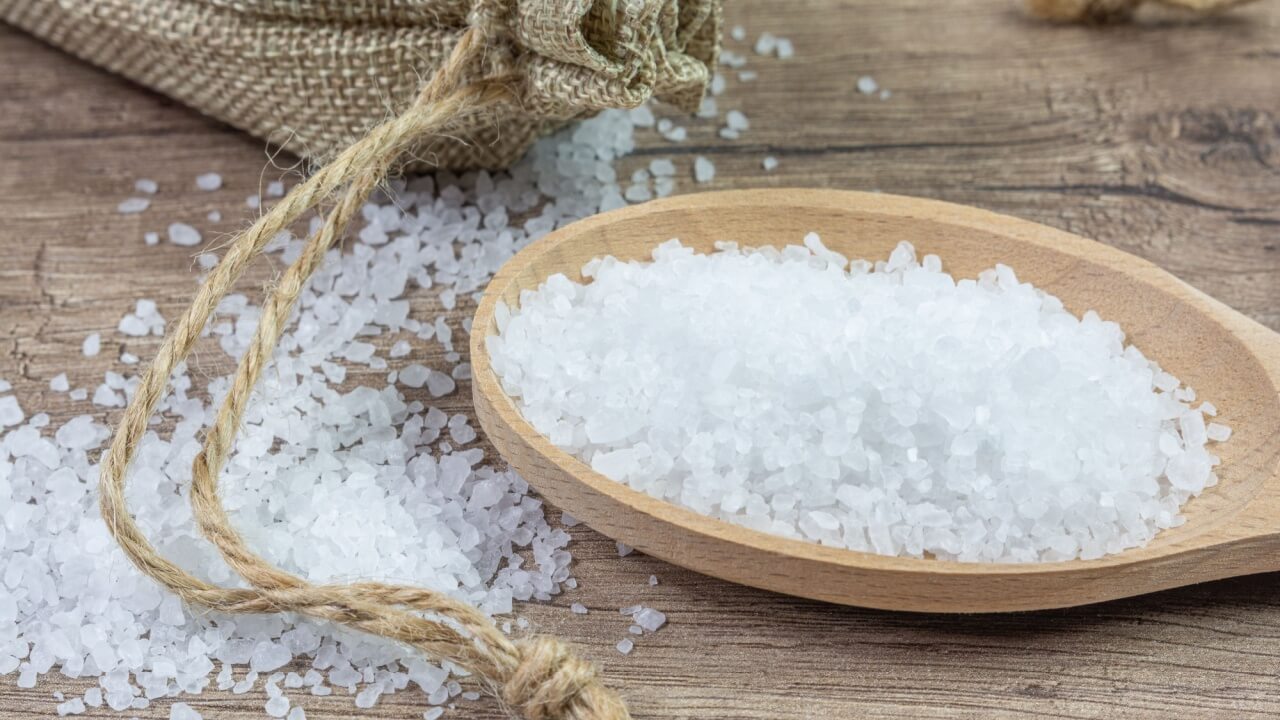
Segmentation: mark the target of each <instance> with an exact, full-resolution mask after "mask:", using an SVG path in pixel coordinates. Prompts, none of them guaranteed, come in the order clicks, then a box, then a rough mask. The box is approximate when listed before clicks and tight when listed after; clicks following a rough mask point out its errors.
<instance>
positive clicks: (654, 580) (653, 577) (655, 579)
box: [649, 575, 658, 586]
mask: <svg viewBox="0 0 1280 720" xmlns="http://www.w3.org/2000/svg"><path fill="white" fill-rule="evenodd" d="M657 584H658V576H657V575H650V576H649V585H651V586H652V585H657Z"/></svg>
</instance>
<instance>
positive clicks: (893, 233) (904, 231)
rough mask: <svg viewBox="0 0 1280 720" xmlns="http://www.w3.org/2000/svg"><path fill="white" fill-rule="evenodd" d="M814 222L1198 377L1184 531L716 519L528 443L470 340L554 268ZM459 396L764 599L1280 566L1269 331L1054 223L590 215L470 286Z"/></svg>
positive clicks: (619, 528)
mask: <svg viewBox="0 0 1280 720" xmlns="http://www.w3.org/2000/svg"><path fill="white" fill-rule="evenodd" d="M809 231H816V232H818V233H819V234H820V235H821V236H822V240H823V242H824V243H825V244H826V245H827V246H828V247H830V248H832V249H833V250H836V251H837V252H840V253H843V254H845V255H847V256H850V257H855V258H870V259H883V258H887V257H888V255H889V252H890V251H891V250H892V249H893V247H894V246H895V245H896V244H897V243H898V242H899V241H902V240H908V241H910V242H912V243H913V244H914V245H915V246H916V248H917V249H918V250H919V251H920V252H921V253H937V254H938V255H940V256H941V257H942V261H943V264H944V266H945V267H946V269H947V270H948V271H949V272H951V273H952V274H953V275H955V276H956V277H974V276H976V275H977V273H978V272H980V271H982V270H984V269H986V268H989V267H992V266H993V265H995V264H996V263H998V262H999V263H1004V264H1006V265H1009V266H1011V267H1012V268H1013V269H1014V270H1015V271H1016V272H1017V273H1018V276H1019V278H1021V279H1023V280H1025V281H1029V282H1032V283H1034V284H1035V285H1036V286H1038V287H1040V288H1043V289H1044V290H1046V291H1048V292H1051V293H1053V294H1055V295H1057V296H1058V297H1060V298H1062V300H1063V302H1064V303H1065V304H1066V306H1067V308H1068V309H1069V310H1071V311H1072V312H1074V313H1076V314H1080V313H1083V312H1084V311H1086V310H1089V309H1094V310H1097V311H1098V312H1099V313H1100V314H1101V315H1102V317H1103V318H1105V319H1109V320H1115V321H1118V322H1119V323H1120V325H1121V327H1122V328H1123V329H1124V330H1125V331H1126V332H1127V334H1128V338H1129V341H1130V342H1132V343H1134V344H1135V345H1137V346H1138V347H1139V348H1140V349H1141V350H1142V351H1143V353H1145V354H1146V355H1147V356H1148V357H1150V358H1153V359H1154V360H1156V361H1158V362H1159V363H1160V364H1161V366H1162V367H1164V368H1166V369H1167V370H1169V372H1172V373H1173V374H1175V375H1177V376H1178V377H1179V378H1180V379H1182V380H1183V382H1185V383H1187V384H1188V385H1190V386H1191V387H1193V388H1195V390H1196V392H1197V393H1198V395H1199V397H1200V398H1201V399H1205V400H1210V401H1212V402H1213V403H1214V404H1215V405H1217V407H1218V408H1219V410H1220V418H1221V422H1224V423H1226V424H1227V425H1230V426H1231V428H1232V429H1233V431H1234V433H1233V435H1232V436H1231V438H1230V440H1228V441H1226V442H1225V443H1221V444H1219V445H1216V446H1214V450H1213V451H1214V452H1215V453H1217V454H1219V455H1220V456H1221V457H1222V465H1221V466H1220V467H1219V468H1218V471H1219V476H1220V477H1221V482H1219V483H1218V484H1217V485H1216V486H1214V487H1212V488H1209V489H1207V490H1205V492H1204V493H1203V494H1202V495H1201V496H1199V497H1197V498H1195V499H1193V500H1191V501H1190V502H1189V503H1187V505H1186V507H1185V508H1184V511H1185V515H1186V520H1187V521H1186V523H1185V524H1184V525H1182V526H1180V527H1177V528H1173V529H1169V530H1165V531H1163V532H1161V533H1160V534H1159V535H1158V536H1156V538H1155V539H1154V540H1153V541H1152V542H1151V543H1150V544H1148V545H1147V546H1146V547H1143V548H1138V549H1133V550H1128V551H1126V552H1123V553H1119V554H1116V555H1111V556H1108V557H1104V558H1101V559H1098V560H1072V561H1067V562H1054V563H1030V564H992V563H961V562H950V561H942V560H934V559H916V558H901V557H885V556H880V555H874V554H869V553H863V552H856V551H852V550H845V549H841V548H833V547H824V546H820V545H816V544H813V543H808V542H804V541H800V540H791V539H786V538H782V537H778V536H774V535H769V534H766V533H763V532H759V531H755V530H749V529H747V528H743V527H739V526H737V525H732V524H730V523H727V522H723V521H720V520H715V519H712V518H710V517H706V516H704V515H701V514H698V513H696V512H694V511H692V510H688V509H685V508H683V507H679V506H677V505H674V504H671V503H667V502H664V501H662V500H658V499H655V498H652V497H650V496H648V495H645V494H643V493H640V492H637V491H635V490H632V489H631V488H629V487H627V486H626V485H623V484H621V483H618V482H614V481H612V480H609V479H607V478H605V477H604V476H602V475H600V474H598V473H596V472H594V471H592V470H591V468H590V467H588V466H587V465H586V464H585V463H583V462H582V461H580V460H578V459H577V458H575V457H573V456H571V455H569V454H568V453H566V452H564V451H562V450H560V449H559V448H556V447H555V446H553V445H552V444H551V443H550V442H548V441H547V439H546V438H545V437H543V436H541V435H539V434H538V433H537V432H536V431H535V430H534V429H533V428H532V427H531V426H530V425H529V424H528V423H527V422H525V420H524V418H523V417H521V415H520V411H519V410H518V409H517V407H516V405H515V404H514V403H513V402H512V400H511V399H510V398H508V397H507V396H506V395H505V394H504V393H503V392H502V389H501V387H500V386H499V383H498V380H497V378H496V377H495V375H494V373H493V370H492V368H491V367H490V365H489V358H488V356H487V354H486V351H485V343H484V339H485V337H487V336H489V335H493V334H494V333H495V332H496V328H495V325H494V308H495V306H496V304H497V303H498V301H499V300H503V301H506V303H507V304H508V305H510V306H511V307H513V308H514V307H517V306H518V304H519V303H518V300H519V293H520V291H521V290H523V289H525V288H533V287H536V286H537V285H539V284H540V283H541V282H542V281H543V280H544V279H545V278H546V277H547V276H549V275H551V274H553V273H558V272H559V273H564V274H565V275H567V276H569V277H570V278H573V279H575V280H579V281H581V279H582V276H581V273H580V270H581V268H582V265H583V264H584V263H586V262H587V261H588V260H590V259H592V258H595V257H599V256H603V255H613V256H615V257H618V258H620V259H628V260H630V259H648V258H649V253H650V251H651V250H652V249H653V247H654V246H655V245H657V244H658V243H661V242H663V241H665V240H668V239H670V238H673V237H678V238H680V240H681V241H682V242H684V243H685V244H686V245H689V246H692V247H694V248H697V249H698V250H699V251H703V252H706V251H710V250H711V249H712V244H713V243H714V242H715V241H718V240H736V241H738V242H740V243H742V244H744V245H748V246H757V247H758V246H762V245H788V244H797V243H799V242H800V240H801V239H802V238H803V236H804V234H805V233H806V232H809ZM471 363H472V368H473V373H474V377H475V379H474V394H475V406H476V410H477V412H478V414H479V418H480V422H481V424H482V425H483V426H484V430H485V432H486V433H487V434H488V436H489V439H490V440H491V441H492V442H493V444H494V446H495V447H496V448H497V449H498V452H499V453H501V454H502V456H503V457H504V458H506V459H507V460H508V461H509V462H510V463H511V465H512V466H513V467H514V468H515V469H516V470H517V471H519V472H520V474H521V475H523V476H524V477H525V478H526V479H527V480H528V481H529V483H530V484H531V485H533V486H534V487H535V488H537V489H538V491H539V492H541V493H542V494H543V495H545V496H546V497H547V498H549V499H550V500H551V501H552V502H553V503H555V504H556V505H558V506H560V507H561V508H563V509H564V510H565V511H567V512H569V513H571V514H572V515H573V516H574V517H577V518H580V519H581V520H583V521H584V522H586V523H587V524H589V525H590V526H591V527H593V528H595V529H596V530H599V531H600V532H602V533H604V534H606V535H608V536H610V537H613V538H616V539H618V540H621V541H622V542H624V543H626V544H628V545H632V546H634V547H636V548H637V549H639V550H641V551H643V552H645V553H647V554H649V555H653V556H655V557H659V558H662V559H663V560H667V561H668V562H672V563H675V564H677V565H681V566H684V567H687V568H690V569H692V570H696V571H698V572H701V573H705V574H707V575H713V576H715V577H719V578H723V579H726V580H731V581H733V582H737V583H742V584H745V585H752V586H755V587H759V588H765V589H768V590H774V591H777V592H782V593H788V594H791V595H799V596H802V597H807V598H815V599H819V600H826V601H830V602H836V603H845V604H850V605H862V606H867V607H876V608H886V609H892V610H916V611H930V612H990V611H1007V610H1032V609H1040V608H1053V607H1064V606H1070V605H1081V604H1085V603H1092V602H1098V601H1102V600H1110V599H1113V598H1120V597H1126V596H1130V595H1138V594H1141V593H1148V592H1152V591H1155V590H1162V589H1166V588H1172V587H1178V586H1181V585H1188V584H1191V583H1197V582H1203V581H1206V580H1215V579H1219V578H1225V577H1232V576H1236V575H1246V574H1250V573H1258V572H1268V571H1273V570H1278V569H1280V434H1278V431H1280V390H1277V388H1278V387H1280V335H1277V334H1276V333H1274V332H1272V331H1271V330H1269V329H1267V328H1265V327H1263V326H1262V325H1259V324H1258V323H1256V322H1254V321H1253V320H1250V319H1249V318H1247V317H1245V316H1244V315H1241V314H1240V313H1238V312H1236V311H1235V310H1232V309H1231V308H1229V307H1227V306H1226V305H1223V304H1222V303H1220V302H1217V301H1216V300H1213V299H1212V298H1210V297H1208V296H1206V295H1204V294H1203V293H1201V292H1199V291H1197V290H1195V289H1193V288H1192V287H1190V286H1188V285H1186V284H1185V283H1183V282H1182V281H1180V280H1178V279H1177V278H1175V277H1173V276H1172V275H1170V274H1168V273H1167V272H1165V271H1163V270H1161V269H1159V268H1157V267H1156V266H1154V265H1152V264H1151V263H1148V262H1146V261H1145V260H1142V259H1139V258H1137V257H1134V256H1132V255H1129V254H1126V253H1124V252H1121V251H1119V250H1115V249H1113V248H1110V247H1107V246H1105V245H1102V244H1100V243H1097V242H1093V241H1091V240H1085V239H1083V238H1080V237H1077V236H1075V235H1071V234H1069V233H1065V232H1062V231H1060V230H1054V229H1052V228H1048V227H1045V226H1043V225H1037V224H1035V223H1031V222H1027V221H1024V220H1018V219H1015V218H1011V217H1006V216H1002V215H997V214H994V213H990V212H987V211H984V210H977V209H974V208H968V207H963V206H959V205H952V204H949V203H942V202H936V201H932V200H919V199H915V198H907V197H896V196H891V195H880V194H868V193H856V192H841V191H831V190H745V191H733V192H718V193H705V194H698V195H688V196H682V197H676V198H671V199H667V200H659V201H655V202H650V203H645V204H643V205H638V206H635V207H629V208H625V209H622V210H618V211H615V212H610V213H605V214H603V215H598V216H596V217H592V218H588V219H586V220H583V221H581V222H577V223H574V224H572V225H570V226H567V227H565V228H562V229H560V230H558V231H556V232H554V233H551V234H550V235H549V236H547V237H546V238H544V239H542V240H540V241H538V242H536V243H533V244H532V245H530V246H529V247H528V248H526V249H524V250H522V251H521V252H520V253H519V254H517V255H516V256H515V257H514V258H512V259H511V261H510V262H508V263H507V265H506V266H505V267H503V268H502V270H501V271H500V272H498V274H497V276H496V277H495V278H494V279H493V282H492V283H490V285H489V287H488V289H487V290H486V291H485V294H484V298H483V300H482V301H481V303H480V308H479V310H477V312H476V316H475V321H474V325H473V326H472V331H471Z"/></svg>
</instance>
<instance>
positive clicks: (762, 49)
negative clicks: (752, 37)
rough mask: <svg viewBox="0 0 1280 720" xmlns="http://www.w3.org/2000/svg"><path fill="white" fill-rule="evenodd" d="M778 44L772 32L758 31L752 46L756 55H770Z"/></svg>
mask: <svg viewBox="0 0 1280 720" xmlns="http://www.w3.org/2000/svg"><path fill="white" fill-rule="evenodd" d="M777 46H778V39H777V38H775V37H774V36H773V34H772V33H767V32H766V33H760V37H759V38H757V39H756V44H755V46H754V47H753V48H752V49H753V50H755V53H756V54H757V55H772V54H773V51H774V49H775V48H776V47H777Z"/></svg>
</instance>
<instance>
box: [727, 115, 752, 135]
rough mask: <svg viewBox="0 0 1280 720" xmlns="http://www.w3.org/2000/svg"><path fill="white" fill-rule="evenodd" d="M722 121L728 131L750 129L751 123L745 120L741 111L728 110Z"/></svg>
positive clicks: (745, 117)
mask: <svg viewBox="0 0 1280 720" xmlns="http://www.w3.org/2000/svg"><path fill="white" fill-rule="evenodd" d="M724 121H725V124H726V125H728V127H729V129H730V130H737V131H739V132H741V131H742V130H746V129H748V128H750V127H751V122H750V121H749V120H747V116H746V115H745V114H743V112H742V111H741V110H730V111H729V112H727V113H725V115H724Z"/></svg>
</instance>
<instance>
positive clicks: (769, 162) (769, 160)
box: [760, 155, 778, 172]
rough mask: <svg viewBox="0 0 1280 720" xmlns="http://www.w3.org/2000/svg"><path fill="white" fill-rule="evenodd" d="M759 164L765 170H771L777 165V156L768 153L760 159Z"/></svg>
mask: <svg viewBox="0 0 1280 720" xmlns="http://www.w3.org/2000/svg"><path fill="white" fill-rule="evenodd" d="M760 165H761V166H762V167H763V168H764V169H765V172H772V171H773V170H775V169H777V167H778V158H776V157H774V156H772V155H768V156H766V157H765V159H764V160H763V161H761V163H760Z"/></svg>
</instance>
